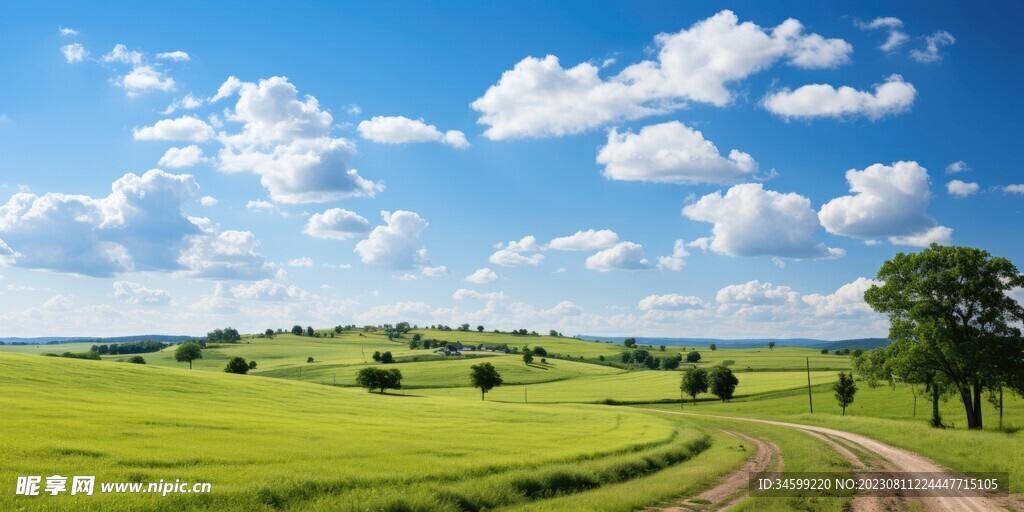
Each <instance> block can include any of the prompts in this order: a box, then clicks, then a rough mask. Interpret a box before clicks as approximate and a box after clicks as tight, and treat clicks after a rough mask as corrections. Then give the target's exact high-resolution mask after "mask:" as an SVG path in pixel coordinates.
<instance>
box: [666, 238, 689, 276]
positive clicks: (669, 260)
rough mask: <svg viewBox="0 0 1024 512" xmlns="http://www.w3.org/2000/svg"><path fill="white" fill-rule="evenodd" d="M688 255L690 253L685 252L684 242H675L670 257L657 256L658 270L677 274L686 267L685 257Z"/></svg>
mask: <svg viewBox="0 0 1024 512" xmlns="http://www.w3.org/2000/svg"><path fill="white" fill-rule="evenodd" d="M689 255H690V253H689V252H687V251H686V242H685V241H683V240H676V241H675V243H674V244H673V245H672V255H671V256H658V268H659V269H661V270H672V271H675V272H678V271H680V270H682V269H683V267H685V266H686V257H687V256H689Z"/></svg>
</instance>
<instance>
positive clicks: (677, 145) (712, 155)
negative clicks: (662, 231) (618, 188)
mask: <svg viewBox="0 0 1024 512" xmlns="http://www.w3.org/2000/svg"><path fill="white" fill-rule="evenodd" d="M597 163H599V164H603V165H604V166H605V168H604V172H603V174H604V176H605V177H607V178H611V179H615V180H628V181H651V182H661V183H731V182H734V181H737V180H738V179H741V178H744V177H749V176H750V175H751V174H753V173H754V172H756V171H757V162H755V161H754V159H753V157H751V156H750V155H749V154H747V153H744V152H742V151H738V150H735V149H734V150H732V151H730V152H729V156H728V158H726V157H723V156H722V155H721V154H720V153H719V152H718V148H717V147H715V145H714V144H712V143H711V141H709V140H706V139H705V138H704V135H703V134H702V133H701V132H699V131H696V130H693V129H691V128H689V127H687V126H686V125H684V124H683V123H680V122H679V121H669V122H666V123H662V124H656V125H653V126H645V127H643V128H641V129H640V133H633V132H632V131H627V132H625V133H622V134H620V133H619V132H618V131H617V130H615V129H612V130H609V131H608V143H607V144H606V145H605V146H603V147H602V148H601V150H600V152H599V153H598V155H597Z"/></svg>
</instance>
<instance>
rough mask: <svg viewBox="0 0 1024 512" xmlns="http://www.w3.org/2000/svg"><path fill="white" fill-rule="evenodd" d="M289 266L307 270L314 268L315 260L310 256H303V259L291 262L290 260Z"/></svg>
mask: <svg viewBox="0 0 1024 512" xmlns="http://www.w3.org/2000/svg"><path fill="white" fill-rule="evenodd" d="M288 266H289V267H306V268H308V267H312V266H313V258H310V257H308V256H303V257H301V258H295V259H291V260H288Z"/></svg>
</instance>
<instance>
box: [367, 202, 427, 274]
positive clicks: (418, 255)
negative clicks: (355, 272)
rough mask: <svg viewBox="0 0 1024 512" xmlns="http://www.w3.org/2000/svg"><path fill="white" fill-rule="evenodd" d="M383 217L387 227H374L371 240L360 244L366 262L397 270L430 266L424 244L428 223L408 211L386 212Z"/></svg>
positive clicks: (382, 214)
mask: <svg viewBox="0 0 1024 512" xmlns="http://www.w3.org/2000/svg"><path fill="white" fill-rule="evenodd" d="M380 215H381V217H382V218H383V219H384V225H381V226H377V227H375V228H373V231H371V232H370V236H369V237H367V238H366V239H365V240H361V241H360V242H359V243H357V244H356V248H355V252H356V254H358V255H359V258H360V259H362V261H363V263H369V264H373V265H383V266H387V267H389V268H394V269H409V268H415V267H426V266H430V258H429V257H428V256H427V249H426V248H424V247H423V246H422V245H421V244H420V235H421V234H422V233H423V230H424V229H426V228H427V226H428V225H429V224H428V223H427V221H425V220H423V218H422V217H420V216H419V214H417V213H415V212H409V211H404V210H398V211H395V212H394V213H392V212H388V211H382V212H381V213H380Z"/></svg>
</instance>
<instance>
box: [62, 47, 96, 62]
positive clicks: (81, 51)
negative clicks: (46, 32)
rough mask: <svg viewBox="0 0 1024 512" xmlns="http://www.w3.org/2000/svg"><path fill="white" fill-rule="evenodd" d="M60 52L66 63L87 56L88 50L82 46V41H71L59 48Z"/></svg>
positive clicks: (80, 60) (81, 59) (78, 60)
mask: <svg viewBox="0 0 1024 512" xmlns="http://www.w3.org/2000/svg"><path fill="white" fill-rule="evenodd" d="M60 51H61V53H63V54H64V60H66V61H67V62H68V64H73V63H75V62H82V61H83V60H85V58H86V57H88V56H89V52H88V51H87V50H86V49H85V47H84V46H82V43H71V44H67V45H64V46H62V47H61V48H60Z"/></svg>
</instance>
